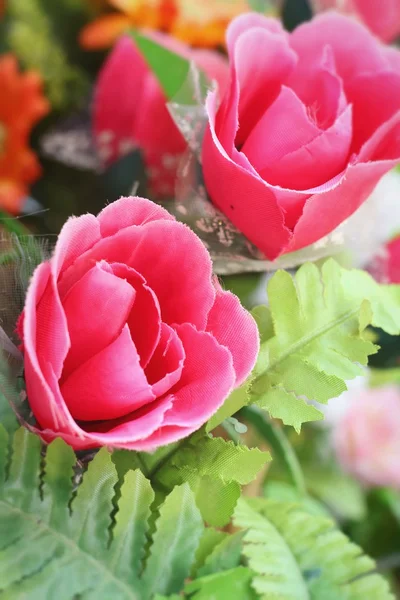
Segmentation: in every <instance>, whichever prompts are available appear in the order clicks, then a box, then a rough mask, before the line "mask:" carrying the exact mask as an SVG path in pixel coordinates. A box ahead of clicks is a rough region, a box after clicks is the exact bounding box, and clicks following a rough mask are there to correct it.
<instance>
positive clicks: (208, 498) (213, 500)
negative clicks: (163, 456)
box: [157, 432, 271, 527]
mask: <svg viewBox="0 0 400 600" xmlns="http://www.w3.org/2000/svg"><path fill="white" fill-rule="evenodd" d="M270 459H271V457H270V454H269V453H268V452H262V451H261V450H259V449H258V448H248V447H247V446H244V445H235V444H234V443H233V442H228V441H226V440H224V439H222V438H212V437H210V436H209V435H205V434H204V433H203V432H199V433H198V434H196V435H195V436H193V437H192V438H190V439H187V441H186V443H185V444H184V445H183V446H182V447H181V448H180V449H179V451H177V452H175V453H174V454H173V456H171V458H170V460H168V461H167V462H166V463H165V465H164V466H163V467H162V468H161V469H160V470H159V471H158V472H157V481H158V482H159V483H161V484H162V486H164V488H166V489H171V486H174V485H180V484H182V483H184V482H188V483H189V485H190V487H191V488H192V490H193V492H194V494H195V496H196V503H197V505H198V507H199V508H200V510H201V513H202V516H203V519H204V520H205V521H206V522H207V523H208V524H209V525H213V526H214V527H223V526H224V525H226V524H227V523H228V522H229V520H230V517H231V515H232V512H233V509H234V507H235V504H236V501H237V499H238V498H239V496H240V486H241V485H246V484H248V483H250V482H251V481H253V479H255V477H256V476H257V473H258V472H259V471H260V469H261V468H262V467H263V466H264V465H265V463H266V462H267V461H269V460H270Z"/></svg>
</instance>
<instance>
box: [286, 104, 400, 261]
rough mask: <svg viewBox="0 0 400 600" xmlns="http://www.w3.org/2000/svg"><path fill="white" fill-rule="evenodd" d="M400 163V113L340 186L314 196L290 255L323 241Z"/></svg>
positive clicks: (365, 149)
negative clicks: (292, 252)
mask: <svg viewBox="0 0 400 600" xmlns="http://www.w3.org/2000/svg"><path fill="white" fill-rule="evenodd" d="M399 160H400V111H399V112H397V113H396V114H395V115H394V116H393V117H392V118H391V119H390V120H389V121H387V122H386V123H384V124H383V125H381V127H379V129H377V131H376V132H375V133H374V135H373V136H372V137H371V138H370V139H369V140H368V141H367V142H366V143H365V144H364V146H363V147H362V149H361V151H360V154H359V155H358V157H357V163H355V164H352V165H350V166H349V167H348V169H347V171H346V173H345V177H344V178H343V179H342V181H341V182H340V185H337V186H335V187H333V188H332V189H331V190H330V191H327V192H325V193H323V192H322V194H321V192H320V193H317V194H314V195H312V196H311V197H310V198H309V199H308V200H307V202H306V204H305V206H304V211H303V214H302V216H301V218H300V220H299V222H298V223H297V225H296V228H295V230H294V238H293V241H292V243H291V245H290V247H289V249H288V251H293V250H298V249H300V248H303V247H305V246H308V245H310V244H313V243H314V242H316V241H317V240H319V239H321V238H323V237H324V236H325V235H326V234H328V233H329V232H330V231H332V230H333V229H335V227H337V226H338V225H340V223H342V222H343V221H345V220H346V219H347V218H348V217H349V216H350V215H352V214H353V213H354V212H355V211H356V210H357V208H358V207H359V206H361V204H362V203H363V202H364V201H365V200H366V199H367V198H368V196H370V194H371V193H372V191H373V189H374V188H375V186H376V184H377V183H378V181H379V180H380V178H381V177H382V176H383V175H384V174H385V173H387V172H388V171H390V169H392V168H393V167H395V166H396V164H397V163H398V162H399Z"/></svg>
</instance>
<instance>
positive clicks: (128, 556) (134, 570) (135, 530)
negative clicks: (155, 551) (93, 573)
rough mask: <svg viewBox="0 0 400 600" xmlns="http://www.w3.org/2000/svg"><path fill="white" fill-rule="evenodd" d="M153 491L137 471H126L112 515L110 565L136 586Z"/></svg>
mask: <svg viewBox="0 0 400 600" xmlns="http://www.w3.org/2000/svg"><path fill="white" fill-rule="evenodd" d="M153 501H154V492H153V490H152V487H151V485H150V482H149V481H148V480H147V479H146V478H145V477H144V475H143V474H142V473H141V472H140V471H129V472H128V473H127V474H126V476H125V480H124V483H123V485H122V488H121V497H120V499H119V502H118V512H117V514H116V516H115V527H114V529H113V543H112V546H111V548H110V559H109V560H110V568H111V569H112V571H113V572H114V573H115V575H116V576H117V577H119V578H121V579H123V580H124V581H126V582H127V583H128V584H129V585H131V586H132V587H135V586H138V585H139V583H138V582H139V578H140V575H141V563H142V560H143V558H144V549H145V546H146V542H147V531H148V525H147V524H148V520H149V518H150V514H151V510H150V507H151V505H152V504H153Z"/></svg>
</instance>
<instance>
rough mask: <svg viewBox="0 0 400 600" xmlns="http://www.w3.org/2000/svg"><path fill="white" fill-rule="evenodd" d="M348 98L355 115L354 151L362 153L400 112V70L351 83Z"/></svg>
mask: <svg viewBox="0 0 400 600" xmlns="http://www.w3.org/2000/svg"><path fill="white" fill-rule="evenodd" d="M347 96H348V99H349V102H351V103H352V104H353V114H354V121H353V143H352V151H353V152H358V151H359V150H360V148H361V146H362V145H363V144H364V143H365V142H366V141H367V140H368V139H369V138H370V137H371V136H372V134H373V133H374V132H375V131H376V130H377V129H378V127H379V126H380V125H382V124H383V123H385V122H387V121H388V120H389V119H390V118H391V117H392V116H393V115H394V114H395V113H396V112H397V111H398V110H400V70H399V72H398V73H395V72H394V71H383V72H381V73H362V74H360V75H358V76H356V77H354V78H353V79H352V81H351V83H349V85H348V88H347ZM366 99H367V101H366Z"/></svg>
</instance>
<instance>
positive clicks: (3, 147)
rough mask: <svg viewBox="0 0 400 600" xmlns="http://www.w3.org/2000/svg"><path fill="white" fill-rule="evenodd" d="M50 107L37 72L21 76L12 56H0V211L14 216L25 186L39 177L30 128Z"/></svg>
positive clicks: (25, 189) (18, 208)
mask: <svg viewBox="0 0 400 600" xmlns="http://www.w3.org/2000/svg"><path fill="white" fill-rule="evenodd" d="M48 110H49V104H48V102H47V100H46V99H45V97H44V96H43V93H42V81H41V79H40V77H39V75H38V74H37V73H34V72H33V71H29V72H26V73H20V72H19V69H18V64H17V59H16V58H15V56H13V55H11V54H5V55H3V56H1V57H0V209H2V210H7V211H9V212H12V213H17V212H18V211H19V210H20V208H21V202H22V200H23V198H24V197H25V195H26V193H27V190H28V185H29V184H30V183H32V182H33V181H35V179H37V177H39V175H40V165H39V163H38V160H37V158H36V155H35V154H34V152H32V150H31V149H30V148H29V136H30V133H31V130H32V127H33V126H34V125H35V124H36V123H37V122H38V121H39V120H40V119H41V118H42V117H44V116H45V115H46V114H47V112H48Z"/></svg>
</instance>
